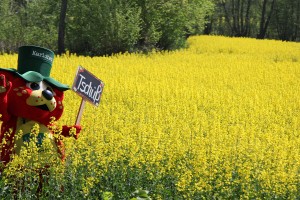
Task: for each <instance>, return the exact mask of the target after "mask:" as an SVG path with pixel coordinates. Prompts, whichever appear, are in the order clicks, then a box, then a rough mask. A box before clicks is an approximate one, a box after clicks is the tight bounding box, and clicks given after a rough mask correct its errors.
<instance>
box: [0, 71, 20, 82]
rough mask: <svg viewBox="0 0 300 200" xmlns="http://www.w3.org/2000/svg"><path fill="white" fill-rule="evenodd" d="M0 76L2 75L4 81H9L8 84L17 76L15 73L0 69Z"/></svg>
mask: <svg viewBox="0 0 300 200" xmlns="http://www.w3.org/2000/svg"><path fill="white" fill-rule="evenodd" d="M0 74H2V75H4V76H5V79H6V81H10V82H12V81H13V80H14V79H15V78H17V76H16V75H15V73H14V72H11V71H6V70H5V71H4V70H3V71H2V70H1V69H0Z"/></svg>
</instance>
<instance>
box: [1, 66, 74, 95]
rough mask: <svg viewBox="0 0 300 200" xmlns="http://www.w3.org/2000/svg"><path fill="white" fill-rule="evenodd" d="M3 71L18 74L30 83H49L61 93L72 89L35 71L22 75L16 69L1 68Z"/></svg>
mask: <svg viewBox="0 0 300 200" xmlns="http://www.w3.org/2000/svg"><path fill="white" fill-rule="evenodd" d="M1 70H3V71H9V72H12V73H14V74H16V75H17V76H19V77H21V78H22V79H24V80H25V81H28V82H40V81H45V82H46V83H48V84H49V85H51V86H52V87H55V88H57V89H59V90H61V91H65V90H69V89H70V87H69V86H68V85H65V84H62V83H60V82H58V81H57V80H55V79H53V78H51V77H44V76H43V75H41V74H40V73H38V72H35V71H27V72H25V73H24V74H20V73H18V71H17V70H16V69H4V68H0V71H1Z"/></svg>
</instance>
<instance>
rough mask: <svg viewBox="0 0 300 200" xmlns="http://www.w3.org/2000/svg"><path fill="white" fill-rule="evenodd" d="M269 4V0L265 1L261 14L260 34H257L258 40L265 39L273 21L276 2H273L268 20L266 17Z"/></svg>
mask: <svg viewBox="0 0 300 200" xmlns="http://www.w3.org/2000/svg"><path fill="white" fill-rule="evenodd" d="M267 3H268V0H264V2H263V8H262V12H261V20H260V27H259V33H258V34H257V37H256V38H257V39H264V38H265V36H266V33H267V29H268V26H269V23H270V20H271V16H272V13H273V10H274V5H275V0H273V1H272V4H271V8H270V11H269V14H268V16H267V18H266V17H265V16H266V15H267Z"/></svg>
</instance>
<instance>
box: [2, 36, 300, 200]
mask: <svg viewBox="0 0 300 200" xmlns="http://www.w3.org/2000/svg"><path fill="white" fill-rule="evenodd" d="M188 42H189V47H188V48H186V49H183V50H177V51H173V52H155V51H153V52H151V53H149V54H147V55H145V54H140V53H124V54H115V55H112V56H103V57H86V56H77V55H75V54H70V53H67V54H65V55H62V56H56V57H55V59H54V65H53V68H52V71H51V76H52V77H53V78H55V79H56V80H58V81H60V82H62V83H65V84H68V85H70V86H71V85H72V84H73V81H74V77H75V74H76V70H77V67H78V66H79V65H81V66H83V67H84V68H86V69H87V70H88V71H90V72H91V73H93V74H94V75H96V76H97V77H98V78H100V79H101V80H102V81H103V82H104V83H105V87H104V91H103V95H102V98H101V103H100V105H99V107H94V106H93V105H91V104H87V105H86V106H85V109H84V113H83V117H82V120H81V125H82V127H83V130H82V132H81V134H80V137H79V139H78V140H77V141H75V140H74V139H65V142H66V149H67V150H66V151H67V152H66V153H67V160H66V163H65V165H64V166H65V170H64V172H63V173H64V174H65V175H64V176H65V178H64V179H65V180H62V183H61V184H62V185H64V186H65V189H64V191H65V193H68V191H70V193H69V194H72V195H75V193H76V192H74V193H72V192H71V191H74V190H75V191H80V192H79V193H80V194H81V195H83V196H84V195H86V196H91V195H97V194H98V193H101V192H105V191H111V192H112V193H113V194H114V195H115V197H119V198H123V197H124V196H126V195H127V194H128V192H130V191H134V188H139V187H140V188H145V189H147V190H149V192H150V193H149V195H150V196H152V197H154V199H172V197H173V198H174V197H177V198H175V199H211V198H215V199H235V198H238V199H272V198H281V199H295V198H297V197H298V198H299V195H300V192H299V191H300V87H299V85H300V44H299V43H292V42H281V41H275V40H255V39H249V38H229V37H221V36H193V37H190V38H189V39H188ZM16 61H17V55H1V56H0V66H1V67H7V68H9V67H12V68H15V66H16V63H17V62H16ZM80 101H81V97H79V96H78V95H77V94H76V93H75V92H72V91H66V92H65V99H64V106H65V110H64V114H63V117H62V119H60V120H59V122H58V123H59V124H67V125H72V124H74V123H75V118H76V115H77V112H78V109H79V105H80ZM60 167H61V166H60ZM60 173H62V172H60ZM68 188H69V189H68ZM97 192H98V193H97ZM126 197H127V196H126Z"/></svg>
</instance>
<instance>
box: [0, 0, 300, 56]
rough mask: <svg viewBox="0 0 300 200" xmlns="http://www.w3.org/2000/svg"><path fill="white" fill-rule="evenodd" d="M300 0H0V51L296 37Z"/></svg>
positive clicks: (89, 50) (103, 50)
mask: <svg viewBox="0 0 300 200" xmlns="http://www.w3.org/2000/svg"><path fill="white" fill-rule="evenodd" d="M299 26H300V0H260V1H256V0H126V1H124V0H60V1H53V0H1V1H0V51H2V52H8V51H12V52H14V51H16V50H17V48H18V47H19V46H21V45H24V44H34V45H39V46H44V47H48V48H50V49H53V50H54V51H56V52H57V53H59V54H60V53H64V52H65V50H66V49H67V50H70V51H71V52H75V53H78V54H87V55H104V54H111V53H116V52H124V51H129V52H132V51H148V50H152V49H153V48H157V49H167V50H172V49H177V48H180V47H184V46H185V45H186V38H187V37H188V36H189V35H195V34H217V35H228V36H237V37H255V38H259V39H263V38H273V39H280V40H289V41H299V40H300V33H299Z"/></svg>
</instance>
